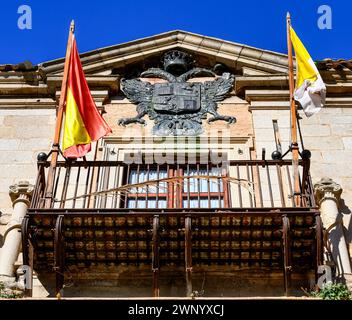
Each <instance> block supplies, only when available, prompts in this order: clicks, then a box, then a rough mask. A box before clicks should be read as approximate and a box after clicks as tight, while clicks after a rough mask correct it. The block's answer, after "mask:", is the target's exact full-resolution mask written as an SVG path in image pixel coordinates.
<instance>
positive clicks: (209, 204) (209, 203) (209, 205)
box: [207, 163, 211, 208]
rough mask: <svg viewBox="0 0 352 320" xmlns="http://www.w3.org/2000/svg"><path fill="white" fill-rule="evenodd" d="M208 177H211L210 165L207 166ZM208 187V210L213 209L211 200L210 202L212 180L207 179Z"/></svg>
mask: <svg viewBox="0 0 352 320" xmlns="http://www.w3.org/2000/svg"><path fill="white" fill-rule="evenodd" d="M207 175H208V177H209V176H210V170H209V163H208V164H207ZM207 186H208V208H211V200H210V179H209V178H207Z"/></svg>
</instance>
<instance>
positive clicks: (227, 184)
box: [221, 169, 231, 208]
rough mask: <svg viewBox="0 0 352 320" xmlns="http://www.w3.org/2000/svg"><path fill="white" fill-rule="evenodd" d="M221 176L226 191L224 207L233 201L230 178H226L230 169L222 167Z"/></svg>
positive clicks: (227, 206)
mask: <svg viewBox="0 0 352 320" xmlns="http://www.w3.org/2000/svg"><path fill="white" fill-rule="evenodd" d="M221 176H222V185H223V192H224V208H229V207H230V203H231V191H230V190H231V186H230V182H229V180H228V179H226V178H227V177H228V171H226V170H224V169H222V172H221Z"/></svg>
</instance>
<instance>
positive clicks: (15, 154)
mask: <svg viewBox="0 0 352 320" xmlns="http://www.w3.org/2000/svg"><path fill="white" fill-rule="evenodd" d="M54 127H55V110H54V109H0V168H1V172H0V211H1V212H2V213H3V215H7V214H11V212H12V204H11V201H10V197H9V186H10V185H11V184H13V183H15V182H18V181H19V180H28V181H29V182H30V183H32V184H33V183H34V182H35V178H36V175H37V168H36V158H37V154H38V153H39V152H40V151H45V152H48V150H50V146H51V141H52V137H53V133H54Z"/></svg>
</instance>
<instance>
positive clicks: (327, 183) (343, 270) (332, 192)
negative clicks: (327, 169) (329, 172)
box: [314, 178, 351, 278]
mask: <svg viewBox="0 0 352 320" xmlns="http://www.w3.org/2000/svg"><path fill="white" fill-rule="evenodd" d="M314 191H315V197H316V199H317V203H318V205H319V207H320V212H321V218H322V221H323V226H324V229H325V230H327V231H328V238H327V239H328V244H329V246H330V249H331V254H332V257H333V259H334V262H335V264H336V267H337V272H338V274H337V275H338V276H342V277H343V278H349V276H350V274H351V261H350V257H349V253H348V247H347V243H346V239H345V236H344V231H343V222H342V221H343V220H342V214H340V213H339V202H340V198H341V193H342V188H341V186H340V185H339V184H337V183H335V182H334V181H333V180H332V179H330V178H322V179H321V180H320V181H319V182H318V183H316V184H315V185H314Z"/></svg>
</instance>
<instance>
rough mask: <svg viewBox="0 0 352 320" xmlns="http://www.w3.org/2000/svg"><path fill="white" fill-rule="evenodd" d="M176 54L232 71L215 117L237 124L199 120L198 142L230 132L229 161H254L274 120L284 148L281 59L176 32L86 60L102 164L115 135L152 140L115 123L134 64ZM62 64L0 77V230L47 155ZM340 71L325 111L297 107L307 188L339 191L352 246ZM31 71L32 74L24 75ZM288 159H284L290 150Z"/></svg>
mask: <svg viewBox="0 0 352 320" xmlns="http://www.w3.org/2000/svg"><path fill="white" fill-rule="evenodd" d="M174 48H178V49H181V50H186V51H189V52H191V53H192V54H194V55H195V57H196V59H197V61H198V63H199V64H200V65H202V66H206V67H213V66H214V65H215V64H216V63H222V64H224V65H225V66H226V67H227V68H228V69H229V70H230V71H231V72H232V73H234V74H235V75H236V82H235V85H234V88H233V91H232V92H231V94H230V96H229V97H228V98H227V99H225V100H224V101H223V102H221V103H220V106H219V111H220V113H221V114H226V115H233V116H235V117H236V118H237V123H236V124H235V125H229V124H226V123H222V122H218V123H215V124H211V125H208V124H205V121H204V129H205V132H204V134H203V135H204V136H211V135H212V130H223V131H226V132H228V135H229V137H231V139H232V140H231V143H232V144H231V146H230V147H229V150H231V152H232V156H231V157H232V158H233V159H250V158H252V159H255V158H258V159H260V158H261V151H262V148H265V149H266V157H267V159H269V158H270V155H271V153H272V152H273V151H274V150H275V149H276V144H275V136H274V129H273V121H276V122H277V124H278V128H279V134H280V137H281V145H282V151H284V152H285V151H286V150H287V149H288V146H289V137H290V122H289V103H288V90H287V87H288V81H287V75H286V73H287V57H286V56H285V55H282V54H279V53H273V52H269V51H263V50H260V49H256V48H252V47H248V46H245V45H240V44H236V43H231V42H226V41H223V40H219V39H213V38H209V37H204V36H199V35H195V34H191V33H187V32H183V31H174V32H170V33H165V34H161V35H157V36H154V37H150V38H146V39H141V40H137V41H134V42H131V43H127V44H122V45H117V46H114V47H109V48H104V49H99V50H96V51H93V52H89V53H85V54H82V64H83V67H84V70H85V72H86V75H87V80H88V83H89V85H90V88H91V90H92V95H93V97H94V99H95V101H96V103H97V105H98V107H99V108H103V109H104V111H105V113H104V117H105V119H106V120H107V122H108V123H109V125H110V126H111V127H112V129H113V135H112V136H109V137H108V138H106V139H105V140H103V141H101V142H99V147H100V148H99V150H98V152H97V158H98V159H99V158H101V159H102V158H103V156H104V148H105V147H107V146H108V145H109V144H110V145H112V144H114V143H115V144H116V141H117V140H116V139H119V138H121V137H122V136H126V135H127V136H130V137H131V136H133V137H136V136H141V137H142V136H150V132H151V128H152V126H153V123H152V121H151V120H149V119H148V117H146V120H147V126H146V127H141V126H140V125H137V124H133V125H130V126H129V127H128V129H127V131H126V128H124V127H121V126H118V125H117V120H118V119H119V118H123V117H127V116H128V117H131V116H134V115H135V110H136V108H135V105H133V104H132V103H130V102H129V101H128V100H127V99H126V98H125V97H124V95H123V94H122V92H121V91H120V90H119V80H120V78H121V77H122V76H124V73H129V72H131V70H133V69H134V68H135V69H138V68H140V67H141V65H148V64H149V63H150V64H152V63H155V61H156V62H157V61H159V59H160V53H161V52H165V51H166V50H170V49H174ZM62 68H63V60H62V59H60V60H55V61H51V62H47V63H43V64H41V65H39V67H38V69H37V70H30V71H22V72H18V71H11V70H7V71H1V72H0V95H1V96H0V168H1V170H0V210H1V212H2V214H3V216H2V218H1V219H2V226H0V232H1V233H3V232H4V224H5V223H6V222H7V221H6V220H7V218H6V216H8V215H10V214H12V203H11V200H10V197H9V195H8V188H9V186H10V185H12V184H14V183H16V182H18V181H20V180H28V181H29V183H32V184H34V183H35V178H36V157H37V154H38V153H39V152H41V151H45V152H48V151H49V150H50V146H51V143H52V136H53V133H54V126H55V106H56V102H57V99H58V97H59V93H60V92H59V90H60V85H61V78H62ZM342 72H344V74H345V77H341V78H339V75H337V72H336V70H334V69H332V70H325V71H324V72H323V77H324V78H325V79H328V80H326V81H327V83H328V86H327V87H328V99H327V106H326V107H325V108H324V109H322V110H321V112H320V113H319V114H317V115H315V116H313V117H311V118H306V117H305V116H304V115H303V114H302V112H301V111H300V115H301V118H302V119H301V121H300V123H301V130H302V135H303V143H304V146H305V148H306V149H309V150H310V151H311V152H312V163H311V175H312V179H313V182H317V181H319V180H320V179H321V178H322V177H324V176H329V177H331V178H333V179H334V180H335V181H336V182H338V183H339V184H340V185H341V187H342V188H343V193H342V199H341V205H340V211H341V214H343V218H344V231H345V235H346V239H347V241H348V242H349V243H350V242H351V241H352V220H351V219H350V216H351V210H350V208H352V175H351V173H350V172H349V169H348V168H349V162H350V158H351V156H352V129H351V123H352V98H350V96H351V93H352V75H351V74H352V73H351V72H350V71H349V70H343V71H342ZM29 74H30V75H31V77H28V75H29ZM331 78H333V79H335V80H334V81H332V80H331ZM198 80H199V79H198ZM208 80H209V79H208ZM149 81H157V80H150V79H149ZM193 81H197V79H195V80H193ZM199 81H204V79H202V80H199ZM114 139H115V140H114ZM114 141H115V142H114ZM239 150H241V152H240V151H239ZM94 153H95V152H94V150H93V152H91V154H90V155H89V159H93V156H94ZM286 158H287V159H289V158H290V154H288V155H287V157H286ZM0 250H1V249H0Z"/></svg>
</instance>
